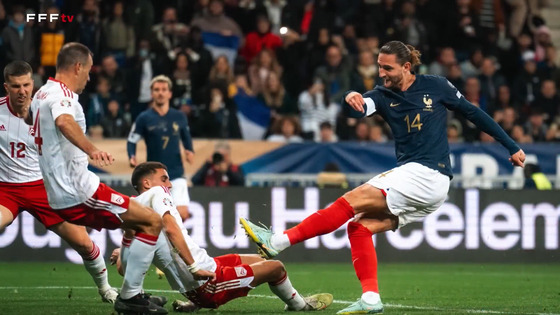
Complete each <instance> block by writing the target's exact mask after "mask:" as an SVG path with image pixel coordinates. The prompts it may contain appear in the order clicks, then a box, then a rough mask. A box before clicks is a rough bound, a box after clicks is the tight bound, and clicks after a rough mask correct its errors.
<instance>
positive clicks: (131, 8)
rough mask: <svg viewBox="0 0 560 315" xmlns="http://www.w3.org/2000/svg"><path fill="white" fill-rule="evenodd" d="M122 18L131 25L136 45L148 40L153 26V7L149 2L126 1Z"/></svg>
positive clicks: (138, 0)
mask: <svg viewBox="0 0 560 315" xmlns="http://www.w3.org/2000/svg"><path fill="white" fill-rule="evenodd" d="M124 17H125V20H127V21H129V22H130V24H131V25H132V28H133V30H134V36H135V38H136V39H135V42H136V43H138V42H139V41H140V40H142V39H149V38H150V36H151V31H152V26H153V25H154V7H153V5H152V2H151V1H150V0H128V1H127V2H126V10H125V12H124Z"/></svg>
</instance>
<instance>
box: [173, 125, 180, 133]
mask: <svg viewBox="0 0 560 315" xmlns="http://www.w3.org/2000/svg"><path fill="white" fill-rule="evenodd" d="M173 132H174V133H177V132H179V124H178V123H176V122H173Z"/></svg>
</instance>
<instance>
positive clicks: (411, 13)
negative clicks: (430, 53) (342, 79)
mask: <svg viewBox="0 0 560 315" xmlns="http://www.w3.org/2000/svg"><path fill="white" fill-rule="evenodd" d="M393 28H394V29H395V34H394V37H395V39H398V40H401V41H405V42H407V43H410V45H413V46H414V47H418V48H419V49H422V51H427V50H428V33H427V30H426V26H425V25H424V23H423V22H422V21H420V20H419V19H418V18H417V17H416V3H415V1H414V0H405V1H402V2H401V4H400V10H399V14H398V16H397V17H396V19H395V20H394V22H393ZM368 90H369V89H368Z"/></svg>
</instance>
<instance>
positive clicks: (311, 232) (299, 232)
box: [284, 197, 354, 245]
mask: <svg viewBox="0 0 560 315" xmlns="http://www.w3.org/2000/svg"><path fill="white" fill-rule="evenodd" d="M353 216H354V209H353V208H352V206H350V204H349V203H348V201H346V199H344V198H342V197H340V198H338V199H337V200H336V201H335V202H334V203H333V204H332V205H330V206H329V207H328V208H325V209H322V210H319V211H317V212H315V213H313V214H312V215H310V216H308V217H307V218H305V220H303V221H301V223H300V224H298V225H296V226H294V227H293V228H291V229H289V230H286V231H285V232H284V233H285V234H286V235H288V238H289V239H290V244H291V245H294V244H297V243H299V242H303V241H305V240H307V239H310V238H312V237H315V236H317V235H323V234H327V233H330V232H332V231H335V230H336V229H338V228H339V227H340V226H341V225H343V224H344V223H346V221H348V220H350V219H351V218H352V217H353Z"/></svg>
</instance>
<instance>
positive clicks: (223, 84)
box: [208, 56, 234, 94]
mask: <svg viewBox="0 0 560 315" xmlns="http://www.w3.org/2000/svg"><path fill="white" fill-rule="evenodd" d="M233 83H234V76H233V69H232V68H231V66H230V64H229V63H228V60H227V57H226V56H219V57H218V58H216V61H215V62H214V65H213V66H212V69H210V74H209V76H208V85H209V86H216V87H219V88H220V89H221V90H222V92H224V94H225V93H226V91H228V89H229V87H230V85H231V84H233Z"/></svg>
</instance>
